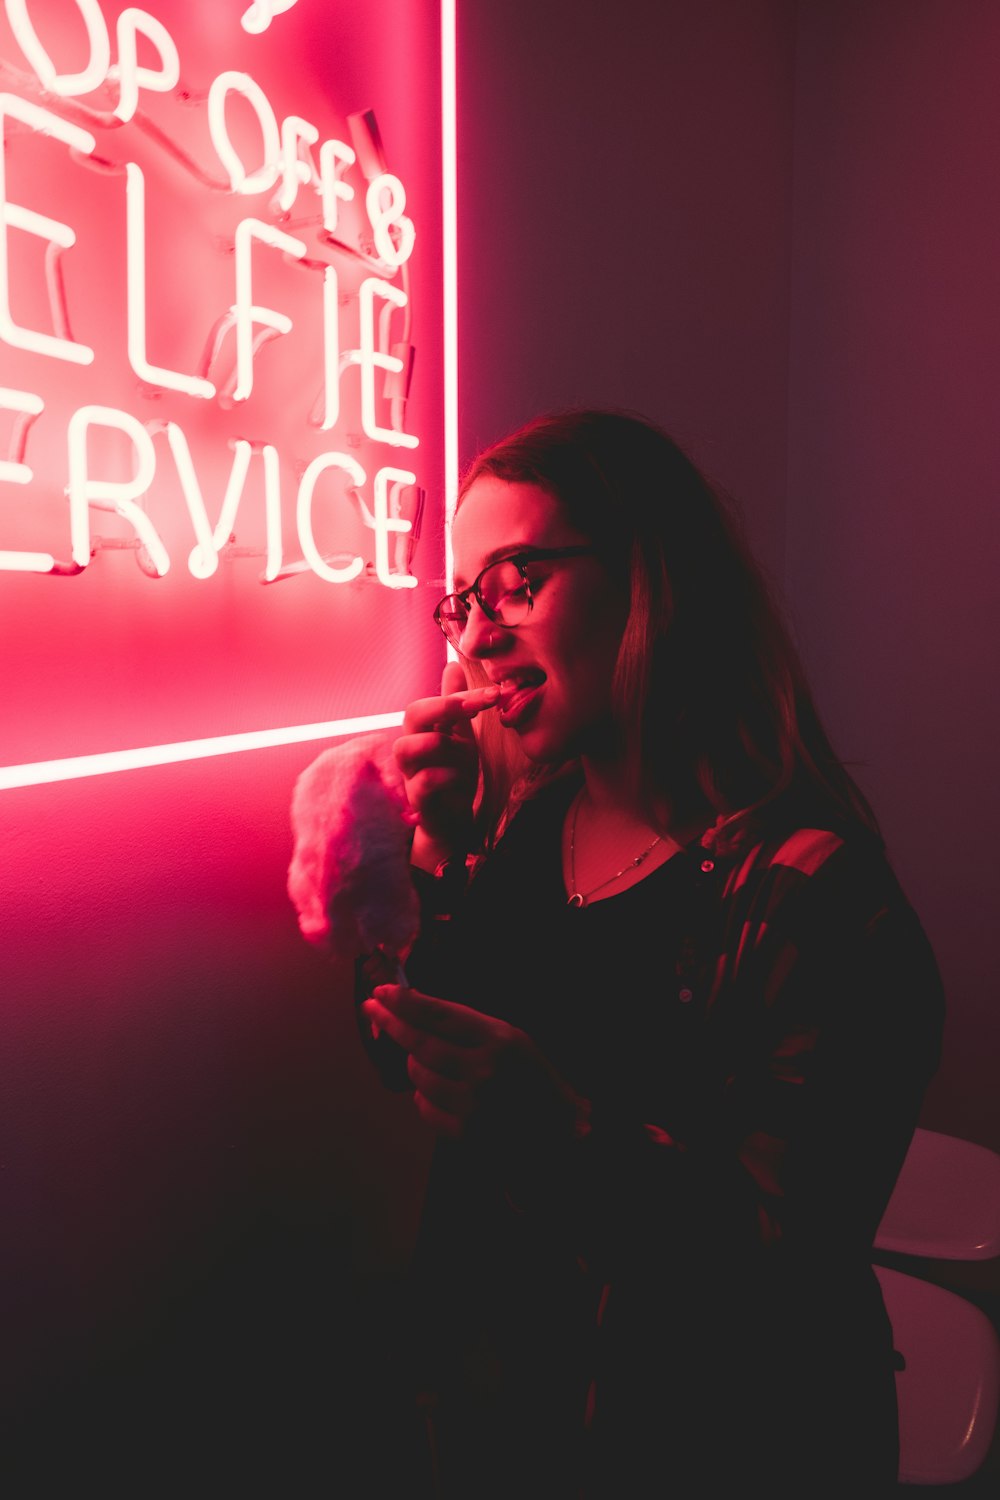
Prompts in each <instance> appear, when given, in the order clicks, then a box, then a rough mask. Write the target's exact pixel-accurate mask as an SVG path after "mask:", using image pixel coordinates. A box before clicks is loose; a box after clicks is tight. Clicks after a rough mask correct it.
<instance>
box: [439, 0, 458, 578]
mask: <svg viewBox="0 0 1000 1500" xmlns="http://www.w3.org/2000/svg"><path fill="white" fill-rule="evenodd" d="M455 6H456V0H441V227H442V239H443V245H442V256H441V259H442V264H443V268H444V287H443V293H444V308H443V322H444V494H445V577H446V579H447V586H448V587H449V588H450V587H451V581H452V556H451V524H450V523H451V518H452V516H453V514H454V511H455V499H456V492H457V490H458V222H457V198H458V161H457V135H458V130H457V92H458V91H457V67H456V45H455V20H456V18H455Z"/></svg>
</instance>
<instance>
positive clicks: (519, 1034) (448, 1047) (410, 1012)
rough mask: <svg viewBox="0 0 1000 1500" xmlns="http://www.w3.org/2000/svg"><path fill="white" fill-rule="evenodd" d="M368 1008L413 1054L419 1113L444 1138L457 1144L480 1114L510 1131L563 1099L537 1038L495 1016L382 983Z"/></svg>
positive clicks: (410, 1064)
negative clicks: (542, 1103)
mask: <svg viewBox="0 0 1000 1500" xmlns="http://www.w3.org/2000/svg"><path fill="white" fill-rule="evenodd" d="M361 1008H362V1011H363V1013H364V1015H365V1016H366V1017H367V1019H368V1020H369V1021H371V1022H373V1023H374V1024H375V1025H377V1026H378V1028H379V1030H380V1031H384V1032H387V1033H388V1035H389V1036H391V1037H392V1038H393V1040H394V1041H396V1042H398V1043H399V1045H400V1046H401V1047H403V1048H405V1050H406V1051H407V1052H408V1053H409V1058H408V1061H407V1071H408V1073H409V1077H410V1082H411V1083H412V1084H413V1090H414V1101H415V1103H416V1106H417V1109H418V1110H419V1112H420V1114H421V1115H422V1117H423V1118H424V1119H425V1120H426V1121H427V1123H428V1124H429V1125H431V1126H432V1127H433V1129H434V1130H436V1131H437V1132H438V1134H440V1135H445V1136H451V1137H453V1138H457V1137H458V1136H460V1135H462V1134H463V1133H464V1131H465V1130H466V1128H467V1126H468V1124H469V1122H470V1121H471V1120H472V1119H473V1117H474V1116H481V1117H483V1123H484V1124H485V1125H488V1124H489V1123H491V1122H493V1123H496V1124H499V1125H500V1126H501V1127H502V1128H503V1129H504V1131H506V1130H508V1129H510V1128H511V1127H512V1126H513V1125H514V1123H515V1122H516V1121H517V1119H518V1117H519V1116H521V1117H523V1116H524V1115H525V1114H527V1113H533V1112H534V1111H533V1110H529V1111H526V1110H525V1109H524V1106H525V1104H526V1102H527V1101H529V1100H530V1101H531V1103H532V1104H533V1105H534V1106H536V1107H537V1103H538V1102H540V1100H541V1099H544V1100H545V1101H546V1102H547V1103H549V1104H550V1105H552V1106H558V1105H559V1104H560V1103H561V1102H562V1101H563V1099H564V1089H563V1088H562V1087H561V1086H560V1083H559V1080H558V1079H557V1078H556V1075H555V1074H554V1072H553V1070H552V1069H551V1068H550V1066H549V1064H548V1063H547V1062H546V1061H545V1059H544V1058H543V1057H542V1055H541V1053H540V1052H539V1051H538V1049H537V1048H536V1046H535V1044H534V1042H532V1040H531V1038H530V1037H529V1036H528V1035H527V1034H526V1033H525V1032H523V1031H520V1030H518V1028H517V1027H515V1026H509V1025H508V1024H507V1022H506V1021H500V1020H497V1018H496V1017H495V1016H484V1015H482V1014H481V1012H479V1011H477V1010H472V1009H471V1008H470V1007H469V1006H466V1005H457V1004H455V1003H453V1002H452V1001H449V1000H438V999H435V998H434V997H433V996H431V995H424V994H421V992H420V991H419V990H414V989H408V988H406V987H404V986H403V985H398V984H381V985H379V986H378V988H377V989H376V990H375V991H374V993H373V994H372V995H371V996H370V997H369V999H367V1000H366V1001H365V1002H364V1004H363V1005H362V1007H361ZM526 1085H527V1087H526ZM487 1117H488V1118H487ZM515 1133H516V1132H515Z"/></svg>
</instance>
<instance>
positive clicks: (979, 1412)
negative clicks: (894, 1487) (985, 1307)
mask: <svg viewBox="0 0 1000 1500" xmlns="http://www.w3.org/2000/svg"><path fill="white" fill-rule="evenodd" d="M875 1274H876V1275H877V1277H878V1279H879V1282H880V1283H881V1286H882V1295H883V1297H884V1298H885V1306H886V1311H887V1312H888V1314H889V1321H890V1322H891V1323H892V1333H893V1344H894V1347H895V1349H896V1351H897V1353H898V1354H899V1355H900V1358H901V1362H902V1369H900V1370H897V1372H896V1394H897V1397H898V1400H899V1482H900V1484H959V1483H960V1482H961V1481H962V1480H963V1479H969V1478H971V1477H972V1475H973V1474H975V1473H977V1472H978V1471H979V1470H980V1469H981V1468H982V1466H983V1463H984V1462H985V1460H986V1455H987V1454H988V1453H989V1451H990V1446H991V1444H992V1441H993V1434H994V1430H995V1427H996V1420H997V1408H998V1404H1000V1339H998V1338H997V1333H996V1330H995V1329H994V1327H993V1324H992V1323H991V1322H990V1320H989V1318H988V1317H987V1316H986V1314H985V1313H984V1312H982V1311H981V1310H980V1309H979V1308H978V1307H976V1306H974V1304H973V1303H971V1302H969V1301H968V1300H967V1299H966V1298H965V1297H959V1296H957V1295H956V1294H955V1293H954V1292H949V1291H947V1290H946V1289H945V1288H944V1287H940V1286H935V1285H934V1284H933V1283H931V1282H929V1281H923V1280H921V1278H920V1277H919V1276H908V1275H905V1274H904V1273H903V1272H902V1271H892V1270H889V1269H888V1268H886V1267H885V1266H876V1267H875Z"/></svg>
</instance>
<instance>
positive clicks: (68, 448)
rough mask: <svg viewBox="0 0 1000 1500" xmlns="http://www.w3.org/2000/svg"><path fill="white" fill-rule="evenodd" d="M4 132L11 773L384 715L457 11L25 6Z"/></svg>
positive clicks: (425, 660)
mask: <svg viewBox="0 0 1000 1500" xmlns="http://www.w3.org/2000/svg"><path fill="white" fill-rule="evenodd" d="M429 18H430V19H431V20H432V22H433V24H430V25H429V24H428V20H429ZM449 38H450V51H449V40H448V39H449ZM0 127H2V130H3V139H4V145H5V148H6V149H5V152H4V153H3V158H0V160H2V162H3V165H0V627H2V629H3V632H4V638H5V646H6V654H7V661H8V671H7V673H6V676H5V684H4V711H3V716H2V725H0V787H2V786H15V785H24V784H28V783H30V782H32V781H39V780H42V779H45V777H46V774H47V773H48V774H51V775H52V776H59V777H61V778H64V777H66V776H69V775H92V774H97V773H98V770H100V771H107V770H111V769H116V768H121V769H124V768H125V767H127V766H129V765H139V764H159V763H163V762H164V761H166V760H171V759H177V758H179V757H182V758H191V756H192V755H193V754H195V753H196V752H195V750H194V748H193V747H197V746H203V747H206V748H204V749H203V750H202V751H201V752H200V753H203V754H220V753H226V752H227V750H229V751H236V750H240V749H248V748H254V747H255V746H256V745H261V744H277V743H282V742H284V741H286V740H287V741H295V740H300V739H303V738H307V737H310V736H312V737H315V738H324V737H327V736H329V735H336V734H341V733H348V732H353V731H352V730H351V729H350V728H349V727H348V726H352V725H364V726H368V727H370V726H371V725H373V724H374V723H375V722H376V721H378V722H381V721H382V720H383V719H384V720H387V721H393V722H398V717H399V708H398V705H399V704H401V703H403V702H405V701H407V700H408V698H409V697H412V696H414V694H415V693H416V692H418V691H420V690H422V688H423V687H424V685H425V684H426V683H429V682H431V681H432V680H433V679H434V677H435V676H436V675H437V673H439V671H440V658H441V644H440V641H439V640H438V639H437V638H436V637H437V632H436V630H435V627H434V625H433V621H432V618H431V610H432V606H433V602H434V599H435V598H436V597H437V596H438V594H439V593H440V592H441V587H442V583H443V577H444V574H445V562H444V546H445V543H444V534H443V521H444V504H445V501H446V499H447V497H448V496H450V495H452V494H453V491H454V486H455V472H456V469H457V458H456V454H457V441H456V437H455V433H456V429H457V417H456V414H455V411H454V402H455V399H456V388H457V383H456V379H455V372H454V359H455V338H454V275H455V264H454V232H455V225H454V204H453V201H452V198H453V194H454V188H455V183H454V149H455V148H454V12H453V0H446V3H445V4H443V5H433V6H430V5H428V4H427V3H418V4H414V3H412V0H389V3H387V4H385V5H381V6H379V7H374V8H373V7H367V6H362V5H358V4H357V3H348V0H335V3H327V0H298V3H297V4H295V5H294V6H293V5H290V4H288V3H285V4H280V3H274V0H272V3H268V4H256V5H253V6H251V7H250V9H249V10H248V9H247V7H246V4H245V3H243V4H240V3H239V0H233V3H231V4H230V3H226V4H225V5H223V4H219V5H213V6H212V7H197V8H196V7H192V6H189V5H187V4H183V3H181V0H158V3H154V4H152V5H151V6H150V8H149V10H148V11H146V10H143V11H140V10H136V9H134V8H129V9H127V10H122V11H121V13H120V14H118V13H117V8H116V7H115V6H114V5H113V4H111V3H106V4H98V3H97V0H34V3H32V4H30V5H28V4H24V3H22V0H16V3H15V0H10V3H8V4H7V5H6V7H5V11H4V14H3V15H0ZM442 267H443V268H444V276H442ZM400 460H402V462H401V461H400ZM262 737H263V738H262ZM208 747H211V748H208ZM74 768H75V769H74Z"/></svg>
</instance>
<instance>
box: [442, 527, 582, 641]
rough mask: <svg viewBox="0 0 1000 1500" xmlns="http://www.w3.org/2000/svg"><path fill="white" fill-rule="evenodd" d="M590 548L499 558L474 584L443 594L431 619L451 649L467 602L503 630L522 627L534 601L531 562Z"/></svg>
mask: <svg viewBox="0 0 1000 1500" xmlns="http://www.w3.org/2000/svg"><path fill="white" fill-rule="evenodd" d="M593 550H594V549H593V547H533V548H532V549H531V551H530V552H519V553H517V554H515V556H513V557H501V558H500V559H499V561H498V562H492V563H490V564H489V566H488V567H486V568H484V569H483V571H482V572H481V573H480V575H479V577H478V578H477V579H476V580H475V582H474V583H470V584H469V587H468V588H467V589H462V591H461V593H459V594H446V595H445V597H444V598H443V599H442V600H441V603H440V604H439V605H438V607H437V609H436V610H435V611H434V618H435V620H436V621H437V623H438V624H439V625H440V627H441V629H442V630H443V631H444V633H445V636H446V637H447V639H448V640H449V642H450V643H451V645H453V646H456V647H457V646H458V645H459V644H460V642H461V639H462V634H463V632H464V630H465V627H466V625H467V624H468V622H469V608H470V604H469V601H470V599H471V598H472V597H473V596H475V599H476V603H477V604H478V605H479V608H480V609H481V610H482V612H483V614H484V615H485V616H486V618H487V619H488V620H492V622H493V624H494V625H503V626H504V627H505V629H508V630H511V629H516V628H517V626H518V625H523V624H524V622H525V620H526V619H527V618H528V616H529V615H530V614H531V609H532V605H533V603H534V600H533V598H532V593H531V580H530V578H529V577H528V568H529V566H530V564H531V563H534V562H554V561H555V560H556V559H557V558H563V557H583V556H584V554H585V553H588V552H593Z"/></svg>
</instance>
